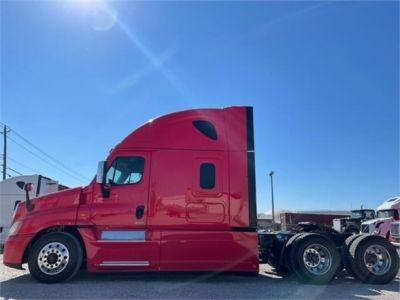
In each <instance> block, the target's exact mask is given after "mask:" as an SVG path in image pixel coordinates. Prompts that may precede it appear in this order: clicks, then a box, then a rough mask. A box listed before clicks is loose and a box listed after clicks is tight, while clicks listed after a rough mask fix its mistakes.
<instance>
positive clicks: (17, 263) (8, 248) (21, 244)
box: [3, 235, 33, 269]
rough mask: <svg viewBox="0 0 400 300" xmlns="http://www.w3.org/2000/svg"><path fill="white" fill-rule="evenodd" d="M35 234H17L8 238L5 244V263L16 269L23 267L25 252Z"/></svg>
mask: <svg viewBox="0 0 400 300" xmlns="http://www.w3.org/2000/svg"><path fill="white" fill-rule="evenodd" d="M32 238H33V235H16V236H10V237H8V238H7V240H6V243H5V245H4V254H3V264H4V265H6V266H7V267H10V268H14V269H22V267H21V265H22V264H23V263H24V261H23V259H24V252H25V249H26V247H27V246H28V244H29V242H30V241H31V240H32Z"/></svg>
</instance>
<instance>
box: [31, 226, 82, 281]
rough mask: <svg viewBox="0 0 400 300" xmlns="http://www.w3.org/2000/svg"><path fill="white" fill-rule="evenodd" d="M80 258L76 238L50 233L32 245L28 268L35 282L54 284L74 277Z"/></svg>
mask: <svg viewBox="0 0 400 300" xmlns="http://www.w3.org/2000/svg"><path fill="white" fill-rule="evenodd" d="M82 258H83V253H82V247H81V245H80V243H79V241H78V240H77V239H76V237H74V236H73V235H71V234H69V233H67V232H52V233H49V234H46V235H44V236H42V237H41V238H40V239H39V240H37V241H36V242H35V243H34V244H33V246H32V249H31V251H30V252H29V257H28V267H29V271H30V273H31V275H32V276H33V277H34V278H35V279H36V280H37V281H39V282H45V283H56V282H62V281H65V280H68V279H71V278H72V277H73V276H75V275H76V273H77V272H78V270H79V268H80V266H81V264H82Z"/></svg>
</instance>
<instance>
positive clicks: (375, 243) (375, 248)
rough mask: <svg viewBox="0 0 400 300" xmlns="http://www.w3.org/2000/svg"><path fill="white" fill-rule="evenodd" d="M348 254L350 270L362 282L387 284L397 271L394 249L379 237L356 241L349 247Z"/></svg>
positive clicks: (371, 236)
mask: <svg viewBox="0 0 400 300" xmlns="http://www.w3.org/2000/svg"><path fill="white" fill-rule="evenodd" d="M349 254H350V256H349V258H350V259H349V262H350V265H351V269H352V270H353V272H354V274H355V275H356V276H357V278H358V279H360V280H361V281H363V282H367V283H372V284H384V283H388V282H390V281H392V280H393V279H394V278H395V277H396V274H397V272H398V270H399V255H398V254H397V251H396V248H395V247H394V246H393V245H392V244H391V243H390V242H389V241H387V240H386V239H385V238H383V237H381V236H377V235H364V236H362V237H360V238H358V239H356V240H355V241H354V242H353V243H352V245H351V246H350V250H349Z"/></svg>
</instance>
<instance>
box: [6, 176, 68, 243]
mask: <svg viewBox="0 0 400 300" xmlns="http://www.w3.org/2000/svg"><path fill="white" fill-rule="evenodd" d="M17 181H24V182H30V183H33V184H34V185H35V189H34V190H32V191H31V192H29V196H30V197H32V198H34V197H39V196H42V195H45V194H49V193H53V192H57V191H58V190H60V189H65V188H66V187H64V186H62V185H60V184H59V183H58V181H55V180H52V179H50V178H47V177H45V176H42V175H22V176H15V177H11V178H8V179H6V180H3V181H2V182H0V207H1V210H0V211H1V220H0V244H1V245H3V244H4V241H5V240H6V237H7V235H8V231H9V230H10V227H11V219H12V215H13V212H14V209H15V207H16V206H17V204H18V202H20V201H21V199H23V198H24V191H22V190H21V189H20V188H18V186H17V185H16V184H15V183H16V182H17Z"/></svg>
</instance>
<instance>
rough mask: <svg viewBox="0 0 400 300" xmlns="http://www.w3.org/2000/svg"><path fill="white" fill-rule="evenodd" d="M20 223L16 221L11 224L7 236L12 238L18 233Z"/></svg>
mask: <svg viewBox="0 0 400 300" xmlns="http://www.w3.org/2000/svg"><path fill="white" fill-rule="evenodd" d="M21 224H22V222H21V221H17V222H15V223H14V224H12V226H11V228H10V231H9V232H8V236H13V235H16V234H17V233H18V230H19V228H20V227H21Z"/></svg>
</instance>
